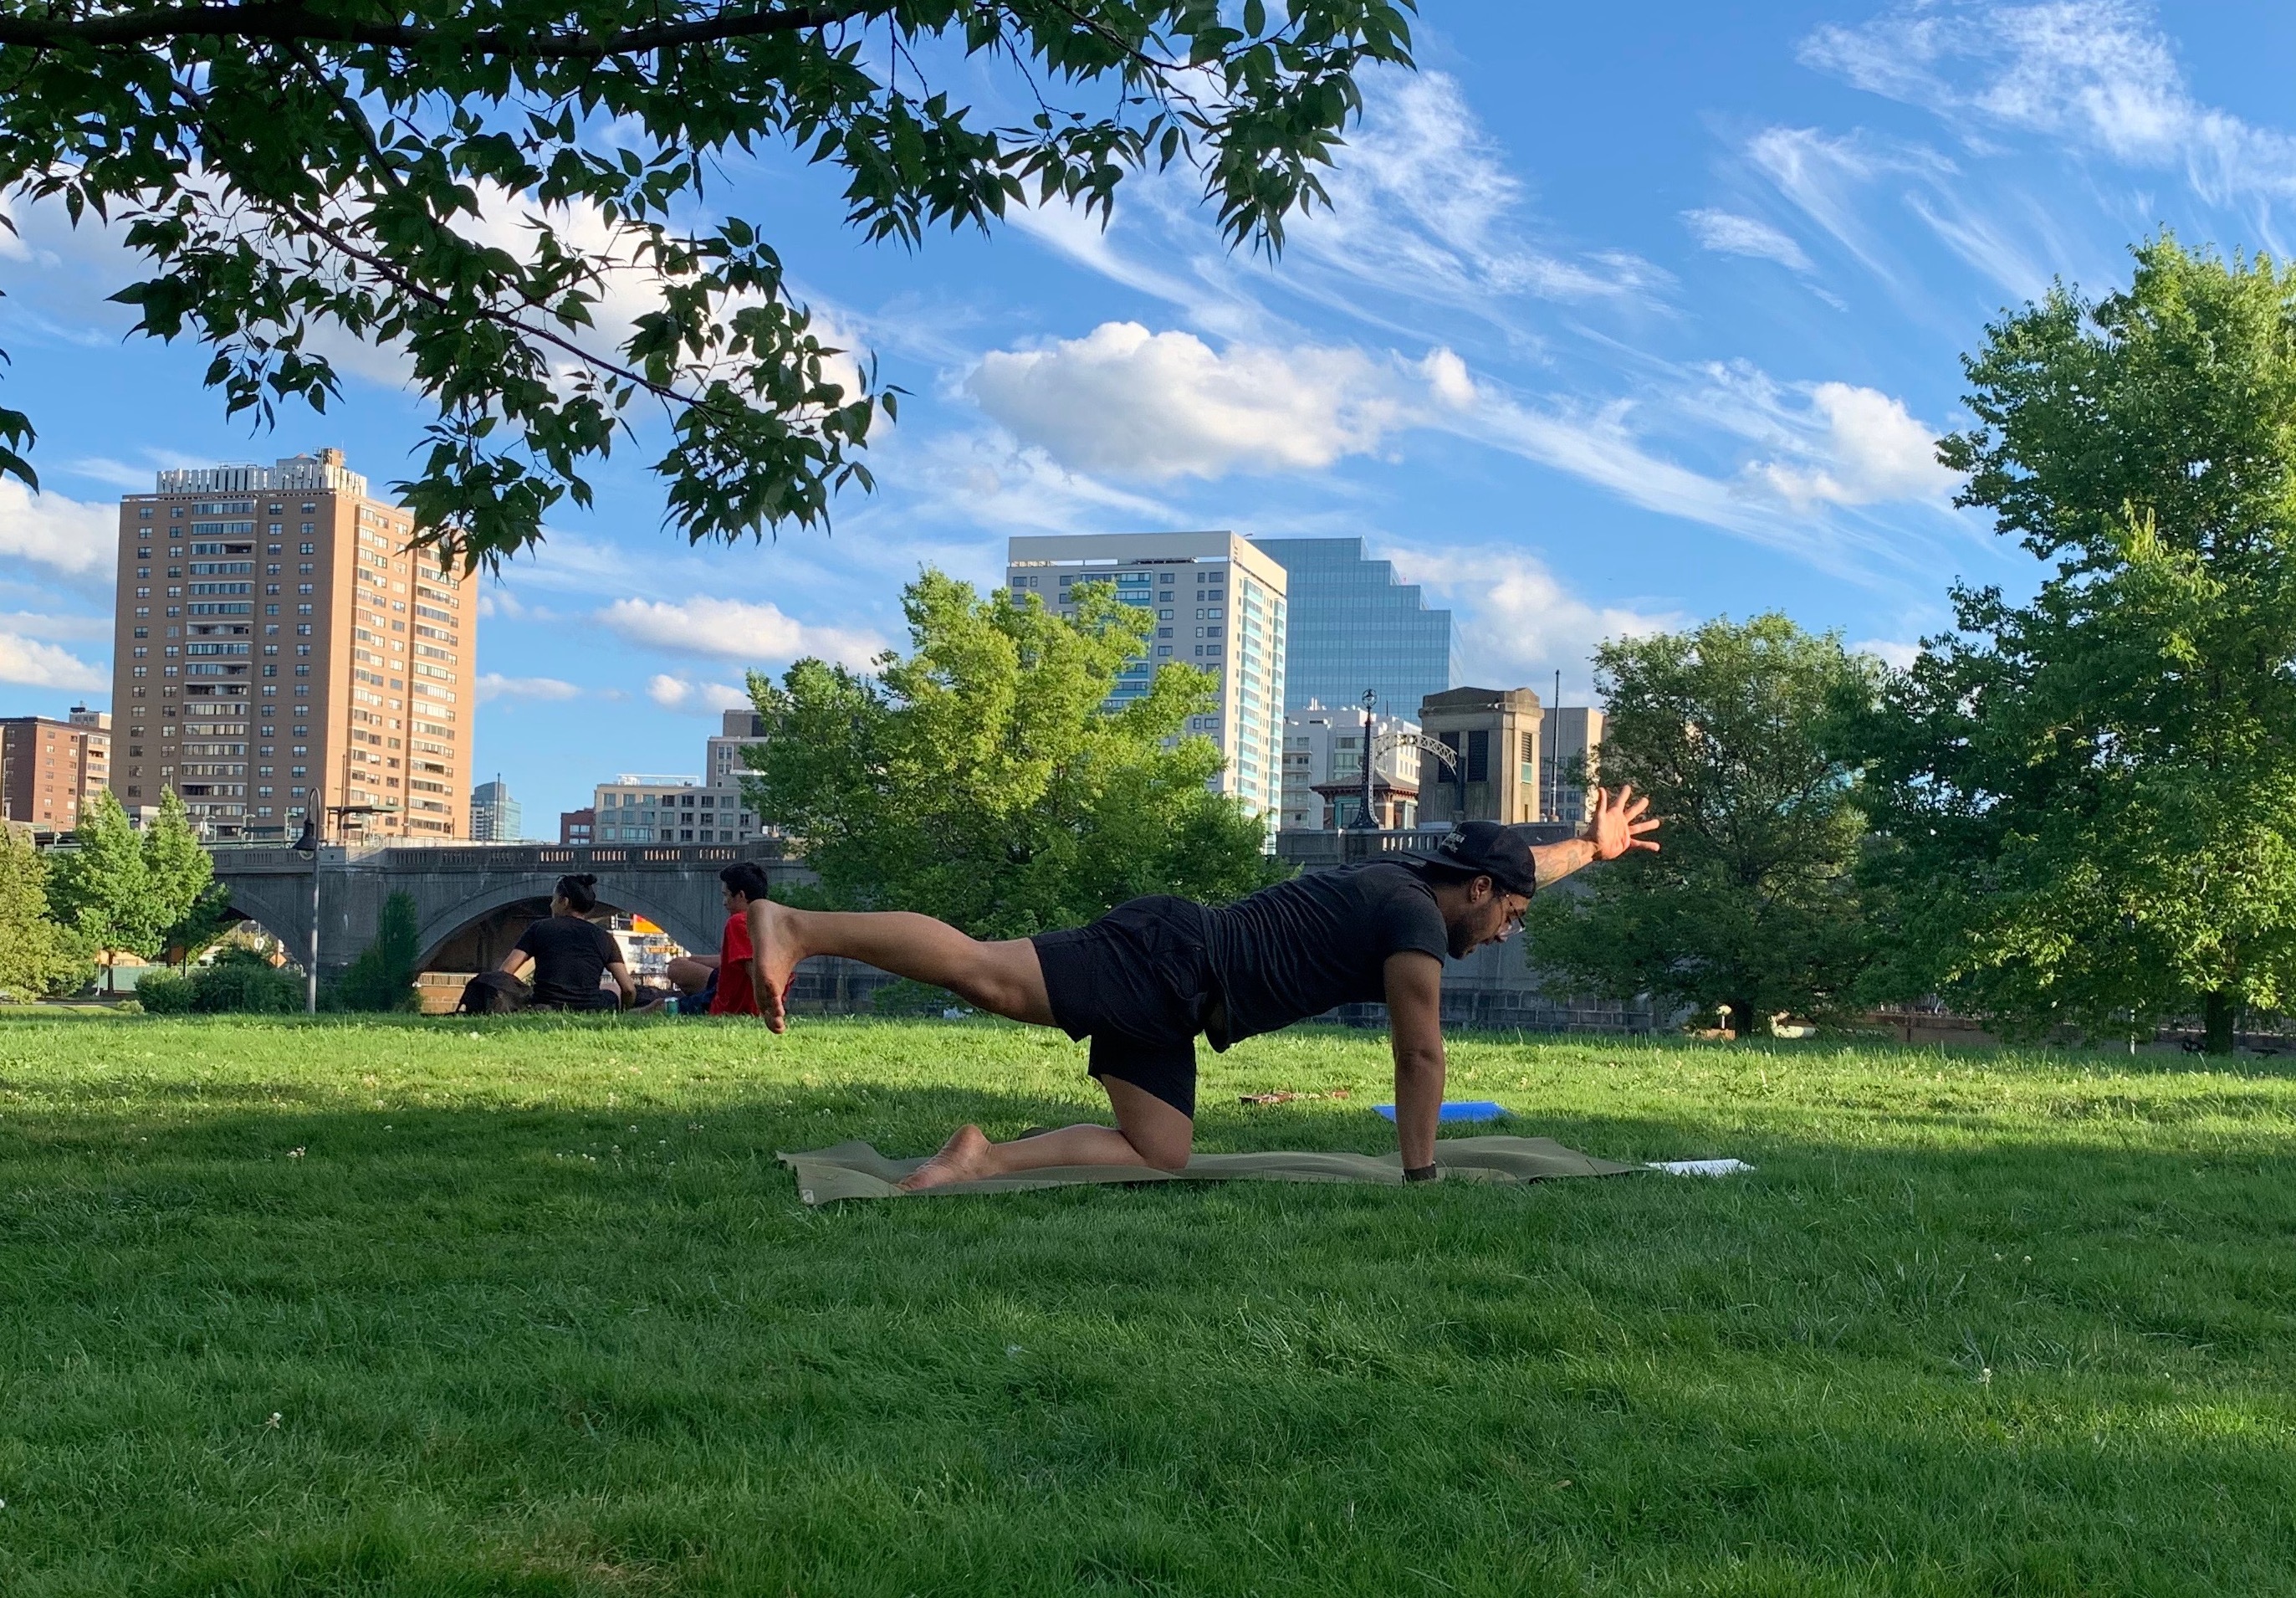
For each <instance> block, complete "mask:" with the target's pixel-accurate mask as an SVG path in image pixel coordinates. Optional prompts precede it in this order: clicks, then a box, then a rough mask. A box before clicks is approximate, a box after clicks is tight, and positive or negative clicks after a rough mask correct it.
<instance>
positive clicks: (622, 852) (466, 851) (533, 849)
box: [211, 838, 791, 875]
mask: <svg viewBox="0 0 2296 1598" xmlns="http://www.w3.org/2000/svg"><path fill="white" fill-rule="evenodd" d="M325 848H326V854H327V859H328V861H330V862H331V863H332V862H340V864H342V865H346V866H352V867H370V868H375V869H381V870H386V871H472V870H477V871H514V872H556V873H559V874H562V875H563V874H570V873H573V872H578V871H580V870H582V869H585V868H586V867H592V866H599V867H605V868H609V869H622V870H627V869H630V868H631V867H633V866H635V867H638V868H641V869H643V868H644V867H648V866H653V867H667V868H669V869H681V868H685V867H692V866H703V865H717V866H724V865H731V864H733V863H734V861H744V860H753V861H787V860H790V859H791V851H790V848H789V844H788V840H786V839H783V838H756V839H752V840H751V841H750V842H749V843H745V844H470V843H462V844H443V843H442V844H419V845H417V846H415V847H414V848H406V847H403V846H401V845H399V844H398V843H397V842H396V841H393V842H390V843H377V844H349V845H345V844H333V843H331V844H327V845H326V846H325ZM211 853H213V854H214V855H215V857H216V863H217V866H218V867H220V868H221V869H224V870H226V871H229V870H232V869H242V870H244V869H254V868H261V867H275V866H277V865H280V864H282V863H283V862H286V861H293V862H295V863H296V864H297V866H298V867H299V869H309V866H310V861H309V860H308V858H307V857H306V856H304V855H300V854H298V853H295V851H294V850H293V849H291V848H290V847H288V846H286V845H284V844H270V843H259V844H240V843H232V844H216V845H213V846H212V849H211Z"/></svg>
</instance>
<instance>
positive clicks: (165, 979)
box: [135, 951, 303, 1016]
mask: <svg viewBox="0 0 2296 1598" xmlns="http://www.w3.org/2000/svg"><path fill="white" fill-rule="evenodd" d="M135 997H136V999H137V1000H138V1001H140V1002H141V1003H142V1004H143V1013H144V1014H146V1015H151V1016H285V1015H292V1014H293V1013H294V1012H295V1011H297V1010H299V1009H302V1008H303V984H302V980H301V979H300V978H299V977H298V976H296V975H295V974H294V973H293V972H291V971H283V970H278V969H275V968H273V966H272V965H271V963H270V961H268V960H265V959H264V958H263V957H262V956H261V955H259V954H252V953H249V952H246V951H231V952H229V953H226V954H225V955H224V956H223V957H222V958H221V959H219V960H217V961H216V962H215V963H214V964H213V965H209V966H194V967H193V968H191V969H190V970H189V971H188V972H184V973H177V972H174V971H152V972H150V973H147V974H146V975H145V976H143V978H142V979H141V980H140V981H138V982H137V983H136V984H135Z"/></svg>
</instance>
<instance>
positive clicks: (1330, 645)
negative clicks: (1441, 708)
mask: <svg viewBox="0 0 2296 1598" xmlns="http://www.w3.org/2000/svg"><path fill="white" fill-rule="evenodd" d="M1251 541H1252V543H1253V545H1254V546H1255V547H1256V548H1259V549H1261V550H1262V551H1264V552H1266V554H1267V556H1269V557H1270V558H1272V559H1273V560H1275V563H1276V564H1278V565H1281V566H1282V567H1283V569H1284V571H1285V572H1287V573H1288V574H1289V578H1290V581H1288V582H1287V583H1286V584H1285V596H1284V597H1285V600H1286V602H1287V603H1288V605H1290V608H1291V614H1290V616H1289V618H1288V619H1287V621H1286V623H1285V628H1284V641H1283V673H1284V675H1283V681H1284V694H1283V709H1284V713H1285V714H1286V715H1292V714H1297V713H1299V712H1300V711H1301V710H1304V709H1305V708H1306V707H1307V704H1308V701H1309V700H1310V699H1314V700H1316V701H1319V702H1320V703H1322V704H1324V706H1325V707H1326V708H1333V707H1336V706H1340V705H1346V704H1356V703H1357V702H1358V701H1360V700H1361V699H1362V697H1363V691H1364V690H1365V688H1372V689H1374V690H1376V691H1377V693H1378V694H1379V708H1380V709H1381V711H1382V712H1383V713H1388V714H1391V715H1398V716H1402V717H1405V718H1406V719H1408V720H1411V721H1417V720H1418V719H1419V702H1420V700H1422V699H1423V698H1425V697H1426V696H1428V695H1430V694H1439V693H1441V692H1443V690H1444V689H1446V688H1449V687H1450V686H1451V613H1450V612H1449V611H1447V610H1429V609H1428V608H1427V603H1426V601H1425V599H1424V598H1423V597H1421V594H1420V591H1419V588H1418V586H1417V585H1416V584H1415V583H1399V582H1398V581H1395V567H1394V565H1393V564H1390V562H1387V561H1383V560H1365V558H1364V548H1363V540H1361V539H1254V540H1251Z"/></svg>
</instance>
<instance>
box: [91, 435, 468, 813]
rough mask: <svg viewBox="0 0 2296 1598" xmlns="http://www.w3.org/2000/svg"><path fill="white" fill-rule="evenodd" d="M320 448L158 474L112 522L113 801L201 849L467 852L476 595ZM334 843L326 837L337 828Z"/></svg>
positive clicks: (337, 456) (406, 519) (407, 518)
mask: <svg viewBox="0 0 2296 1598" xmlns="http://www.w3.org/2000/svg"><path fill="white" fill-rule="evenodd" d="M413 526H414V519H413V517H412V516H411V515H410V514H409V513H407V512H406V511H405V510H402V509H400V508H399V507H397V506H393V505H387V504H385V503H383V502H382V501H381V500H379V499H374V498H369V496H368V494H367V488H366V479H365V477H363V476H361V475H360V474H357V472H353V471H350V470H348V468H346V467H345V466H344V465H343V456H342V451H341V450H340V449H322V450H321V451H319V453H318V454H317V455H316V456H311V455H297V456H291V457H288V458H287V459H285V460H282V461H280V462H278V463H277V464H276V465H271V466H251V465H250V466H210V467H204V468H201V469H198V470H193V471H179V472H162V473H160V476H159V484H158V490H157V491H156V492H154V493H150V494H131V495H128V496H127V498H123V499H122V500H121V501H120V505H119V615H118V619H117V622H116V623H115V638H114V648H113V651H112V658H113V666H112V677H113V688H112V699H111V711H112V735H113V738H114V741H115V743H116V745H117V747H116V748H115V749H114V750H113V752H112V761H111V787H112V791H113V792H115V793H116V794H118V795H119V799H120V803H123V804H125V805H127V807H128V809H129V810H130V811H134V810H135V809H136V808H137V807H138V806H142V805H150V804H155V803H158V802H159V798H160V794H161V792H162V791H163V790H165V789H167V788H169V787H173V788H174V789H175V790H176V793H177V794H178V795H181V796H182V798H183V801H184V806H185V808H186V809H188V810H189V811H191V813H192V817H193V820H194V821H195V822H197V823H198V824H199V825H200V826H201V828H203V829H204V830H205V831H206V832H208V833H209V836H214V837H218V838H232V837H258V838H259V837H274V836H293V834H294V832H295V831H296V829H298V828H299V827H300V826H301V823H302V819H303V816H304V813H305V811H306V810H307V808H309V807H313V806H325V807H329V808H332V807H334V806H338V805H370V806H373V813H372V814H368V815H365V816H360V817H356V818H352V819H350V820H348V823H347V826H348V829H349V830H354V831H364V832H365V833H366V834H368V835H370V836H389V837H406V838H423V837H433V838H454V837H463V836H468V834H469V824H468V820H467V811H466V803H465V801H466V796H467V795H468V794H469V791H470V778H471V716H472V712H473V710H474V709H475V708H476V696H475V695H474V693H473V691H472V689H473V686H474V684H475V681H476V678H477V647H478V640H477V638H476V636H475V635H476V632H477V628H478V615H477V607H476V600H477V595H476V593H475V592H472V591H471V590H470V589H469V588H468V586H467V585H466V584H465V583H464V582H463V581H462V579H461V578H460V577H459V576H458V575H454V574H447V573H441V572H440V571H439V564H438V562H437V560H436V559H435V558H433V557H432V556H430V555H429V554H428V553H427V552H424V551H410V550H409V549H408V548H407V547H406V540H407V538H408V535H409V534H410V533H411V532H412V531H413ZM325 825H326V828H327V831H328V832H329V834H330V835H333V834H334V833H335V832H336V831H337V828H336V825H335V824H334V822H333V821H332V820H329V821H327V822H326V823H325Z"/></svg>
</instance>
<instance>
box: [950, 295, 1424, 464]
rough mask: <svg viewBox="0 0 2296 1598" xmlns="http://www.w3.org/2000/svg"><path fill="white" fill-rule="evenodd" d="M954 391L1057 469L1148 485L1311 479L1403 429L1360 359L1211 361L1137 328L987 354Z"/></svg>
mask: <svg viewBox="0 0 2296 1598" xmlns="http://www.w3.org/2000/svg"><path fill="white" fill-rule="evenodd" d="M966 387H967V388H968V389H970V390H971V391H972V395H973V397H974V398H975V399H978V400H979V401H980V405H981V408H983V409H985V410H986V411H988V414H989V415H990V416H994V417H995V418H996V420H997V421H998V422H999V423H1001V424H1004V426H1005V428H1006V430H1007V431H1009V432H1011V433H1012V434H1013V436H1014V437H1015V438H1017V439H1019V440H1020V441H1022V442H1023V443H1026V444H1034V445H1037V446H1038V447H1040V448H1042V449H1044V450H1046V452H1047V453H1048V454H1050V455H1051V456H1052V457H1054V459H1055V460H1057V461H1059V462H1060V463H1061V464H1062V465H1066V466H1070V467H1073V468H1076V469H1079V470H1084V471H1095V472H1108V473H1112V474H1121V475H1127V476H1134V477H1145V478H1150V479H1154V480H1165V479H1170V478H1175V477H1182V476H1193V477H1219V476H1224V475H1226V474H1228V473H1231V472H1252V473H1259V472H1287V471H1292V472H1296V471H1313V470H1317V469H1320V468H1322V467H1324V466H1328V465H1331V464H1332V463H1333V462H1334V461H1336V460H1338V459H1339V458H1340V457H1342V456H1347V455H1359V454H1363V453H1365V452H1367V451H1370V450H1372V449H1376V448H1377V447H1378V445H1379V442H1380V441H1381V439H1382V437H1383V436H1384V435H1385V434H1386V433H1387V432H1389V431H1390V429H1392V428H1394V427H1396V426H1397V425H1398V424H1400V423H1401V422H1402V421H1403V419H1404V416H1403V406H1402V404H1401V402H1400V396H1399V393H1398V375H1397V374H1396V373H1395V371H1394V370H1393V369H1392V367H1389V366H1386V365H1382V364H1381V363H1377V362H1374V361H1373V360H1372V359H1371V358H1369V357H1367V356H1365V354H1364V353H1363V352H1362V351H1361V350H1352V349H1329V348H1322V347H1318V346H1316V345H1308V344H1302V345H1298V346H1295V347H1293V348H1292V349H1288V350H1284V349H1277V348H1275V347H1273V346H1270V345H1264V344H1231V345H1230V346H1229V347H1228V348H1227V349H1226V350H1225V351H1220V350H1213V349H1212V348H1211V346H1210V345H1209V344H1207V343H1205V342H1203V341H1202V340H1201V339H1200V338H1198V337H1196V336H1195V335H1194V334H1190V333H1150V332H1149V331H1148V330H1147V329H1146V328H1145V327H1143V326H1142V325H1140V324H1139V323H1137V322H1103V324H1101V325H1099V326H1098V327H1095V328H1094V329H1093V330H1092V332H1091V333H1089V334H1087V335H1085V336H1084V337H1083V338H1080V339H1064V340H1062V341H1060V342H1056V343H1054V344H1053V345H1051V346H1049V347H1047V348H1045V349H1041V350H996V351H993V352H991V353H990V354H989V355H988V356H987V357H986V358H984V359H983V360H982V361H981V363H980V366H979V367H977V368H975V369H974V371H973V373H972V376H971V377H970V378H968V379H967V380H966Z"/></svg>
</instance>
